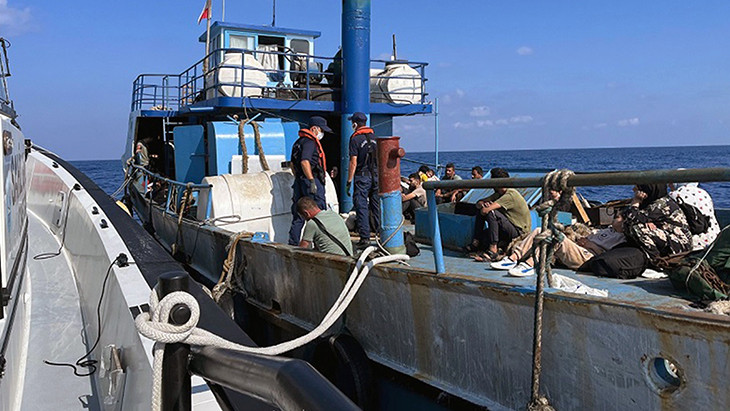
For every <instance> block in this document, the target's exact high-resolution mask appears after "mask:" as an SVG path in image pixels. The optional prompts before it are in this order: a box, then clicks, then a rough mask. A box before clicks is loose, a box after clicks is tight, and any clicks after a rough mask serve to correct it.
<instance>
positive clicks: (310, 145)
mask: <svg viewBox="0 0 730 411" xmlns="http://www.w3.org/2000/svg"><path fill="white" fill-rule="evenodd" d="M325 132H327V133H331V132H332V129H331V128H329V127H328V126H327V120H325V119H324V118H323V117H319V116H313V117H311V118H310V119H309V128H303V129H301V130H299V139H298V140H297V141H295V142H294V145H293V146H292V150H291V162H292V171H294V184H293V185H292V192H293V196H292V206H291V213H292V222H291V228H290V229H289V244H290V245H299V238H300V236H301V234H302V227H304V219H303V218H302V216H301V215H300V214H299V213H298V212H297V201H299V199H300V198H302V197H305V196H309V197H312V199H314V202H315V203H317V205H318V206H319V208H320V209H322V210H326V209H327V201H326V200H325V192H324V183H325V173H326V172H327V160H326V159H325V157H324V150H322V144H320V142H319V140H321V139H322V137H324V133H325Z"/></svg>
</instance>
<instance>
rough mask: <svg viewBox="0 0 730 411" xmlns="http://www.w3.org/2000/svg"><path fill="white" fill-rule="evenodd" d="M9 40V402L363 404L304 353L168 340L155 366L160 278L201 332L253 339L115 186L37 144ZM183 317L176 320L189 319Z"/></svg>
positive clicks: (1, 189) (1, 122) (4, 334)
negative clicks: (16, 89) (146, 318)
mask: <svg viewBox="0 0 730 411" xmlns="http://www.w3.org/2000/svg"><path fill="white" fill-rule="evenodd" d="M9 44H10V43H9V42H8V41H7V40H6V39H4V38H2V37H0V135H2V139H3V140H2V142H3V146H2V150H1V151H0V164H1V165H2V166H1V167H0V181H2V184H1V185H0V198H1V199H2V202H1V203H0V211H1V212H0V257H1V258H0V291H1V292H0V410H1V411H16V410H37V409H60V410H73V409H90V410H141V409H148V408H149V407H150V405H153V407H154V408H155V409H161V410H189V409H192V408H194V409H196V410H220V409H226V410H231V409H235V410H239V409H287V410H297V409H320V410H324V409H355V406H354V404H352V402H351V401H350V400H348V399H347V397H345V396H344V395H343V394H342V393H340V392H339V391H338V390H336V389H335V388H334V386H333V385H331V384H330V383H329V382H328V381H327V380H325V379H324V377H322V376H321V375H320V374H319V373H317V372H316V371H315V370H314V369H313V368H312V367H311V366H310V365H308V364H306V363H304V362H303V361H299V360H291V359H287V358H277V357H262V356H260V355H252V354H246V353H242V352H241V351H240V349H239V350H237V351H231V350H228V349H220V348H215V347H211V346H207V345H206V346H205V347H195V349H192V350H191V349H190V346H188V345H181V344H168V345H166V346H165V348H164V349H163V350H164V352H165V355H164V358H163V357H158V358H161V359H162V364H161V367H156V366H153V363H154V358H153V354H152V353H153V350H152V348H153V343H154V342H155V341H153V340H151V339H149V338H147V337H145V333H143V332H140V331H138V328H137V327H139V323H140V321H139V318H140V317H143V313H149V312H153V313H154V311H155V306H154V305H152V306H151V300H150V294H151V293H152V292H153V289H154V287H155V286H156V285H157V287H158V290H159V291H160V297H163V296H166V295H167V294H168V293H169V292H172V291H181V290H185V291H186V292H187V295H189V296H191V298H193V301H196V303H192V304H190V306H195V307H196V309H197V311H198V312H199V313H200V317H201V318H200V319H199V321H198V322H197V327H198V328H200V329H205V330H208V331H210V332H213V333H215V334H217V335H218V336H220V337H222V338H225V339H226V340H227V341H228V344H233V343H237V344H239V345H244V346H254V345H255V344H254V343H253V341H252V340H251V339H250V338H249V337H248V336H247V335H246V334H244V333H243V332H242V331H241V330H240V329H239V328H238V327H237V326H236V325H235V323H233V321H232V320H231V319H230V318H229V317H228V316H226V315H225V313H224V312H223V311H222V310H221V309H220V308H219V307H218V306H217V305H216V304H215V303H214V302H213V300H212V299H211V298H210V297H208V295H206V294H204V292H203V290H202V289H201V288H200V286H199V285H198V284H197V283H194V282H193V281H191V280H189V277H188V274H187V273H186V272H185V271H184V270H183V268H182V267H181V266H180V265H179V263H177V262H176V261H174V260H173V259H172V258H171V257H170V256H169V254H167V253H166V252H165V251H164V250H163V249H162V248H161V247H160V246H159V245H158V243H157V242H156V241H155V240H154V239H153V238H152V237H151V236H150V235H149V234H148V233H146V232H145V231H144V230H143V229H142V227H141V226H139V224H138V223H137V222H135V221H134V220H132V218H131V217H130V216H129V214H128V212H126V211H125V210H123V209H122V208H121V207H120V206H118V205H117V204H116V203H115V202H114V201H113V200H112V198H111V197H110V196H109V195H108V194H106V193H104V192H103V191H102V190H101V189H100V188H99V187H98V186H97V185H96V184H94V182H92V181H91V180H90V179H89V178H88V177H86V176H85V175H84V174H82V173H81V172H79V171H78V170H77V169H76V168H75V167H73V166H72V165H71V164H69V163H67V162H66V161H64V160H62V159H61V158H59V157H58V156H57V155H55V154H53V153H52V152H50V151H47V150H45V149H42V148H40V147H36V146H33V145H32V144H31V142H30V140H26V139H25V137H24V135H23V132H22V131H21V128H20V125H19V124H18V122H17V114H16V111H15V109H14V107H13V102H12V100H11V99H10V96H9V92H8V86H7V79H8V77H9V76H10V69H9V64H8V63H9V62H8V58H7V50H6V48H7V47H8V46H9ZM162 301H164V299H163V300H162ZM162 301H161V302H160V303H159V304H158V307H159V305H160V304H162ZM181 310H182V311H181ZM173 311H174V313H173V314H171V316H170V321H171V322H173V323H174V324H177V323H175V320H174V318H173V317H176V316H178V315H180V314H181V313H182V314H183V316H185V315H186V313H187V315H188V317H190V316H191V314H190V311H189V306H185V307H182V306H176V307H175V308H174V310H173ZM175 313H177V314H175ZM135 318H137V319H138V321H137V322H135ZM166 321H167V320H166V319H165V320H164V321H163V322H166ZM182 321H183V322H185V321H184V319H183V320H182ZM160 349H162V348H160ZM158 354H159V353H158V352H157V351H155V355H158ZM156 370H158V371H159V372H160V373H159V374H158V373H156ZM191 374H193V375H194V377H192V378H191V377H190V375H191ZM155 391H157V392H158V394H159V395H157V396H156V395H155V394H154V392H155ZM156 397H157V400H156V401H154V402H153V399H154V398H156Z"/></svg>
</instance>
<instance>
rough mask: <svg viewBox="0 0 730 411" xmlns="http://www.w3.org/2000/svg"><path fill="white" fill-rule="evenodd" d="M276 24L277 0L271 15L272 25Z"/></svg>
mask: <svg viewBox="0 0 730 411" xmlns="http://www.w3.org/2000/svg"><path fill="white" fill-rule="evenodd" d="M274 26H276V0H274V11H273V12H272V17H271V27H274Z"/></svg>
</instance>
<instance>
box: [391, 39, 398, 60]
mask: <svg viewBox="0 0 730 411" xmlns="http://www.w3.org/2000/svg"><path fill="white" fill-rule="evenodd" d="M391 60H398V52H397V51H396V50H395V33H393V56H392V58H391Z"/></svg>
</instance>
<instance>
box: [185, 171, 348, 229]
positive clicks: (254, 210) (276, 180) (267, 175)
mask: <svg viewBox="0 0 730 411" xmlns="http://www.w3.org/2000/svg"><path fill="white" fill-rule="evenodd" d="M293 182H294V175H293V174H292V172H291V170H289V169H285V170H282V171H262V172H259V173H248V174H224V175H221V176H211V177H205V178H204V179H203V182H202V184H212V185H213V188H212V189H209V190H208V189H206V190H201V192H200V195H199V205H198V220H201V221H202V220H205V214H206V211H207V208H208V201H209V199H212V205H211V210H210V217H209V218H210V219H214V218H220V217H230V216H239V217H240V221H238V222H236V223H227V222H229V221H235V219H231V218H225V219H222V220H221V221H220V222H218V223H215V225H217V226H219V227H221V228H223V229H226V230H229V231H232V232H240V231H252V232H257V231H262V232H267V233H269V238H270V239H271V240H272V241H275V242H277V243H286V242H287V240H288V238H289V227H290V226H291V221H292V214H291V206H292V195H293V193H292V183H293ZM325 191H326V199H327V207H328V208H330V209H332V210H335V211H338V209H339V203H338V201H337V193H336V192H335V186H334V184H333V183H332V180H331V179H330V178H329V176H328V177H327V181H326V182H325Z"/></svg>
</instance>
